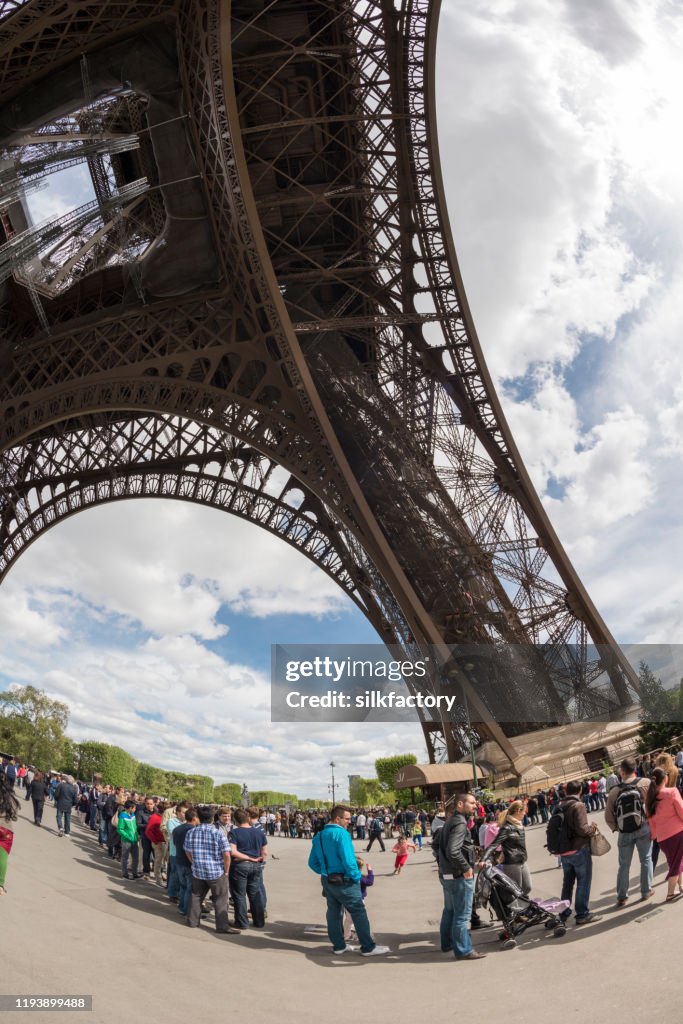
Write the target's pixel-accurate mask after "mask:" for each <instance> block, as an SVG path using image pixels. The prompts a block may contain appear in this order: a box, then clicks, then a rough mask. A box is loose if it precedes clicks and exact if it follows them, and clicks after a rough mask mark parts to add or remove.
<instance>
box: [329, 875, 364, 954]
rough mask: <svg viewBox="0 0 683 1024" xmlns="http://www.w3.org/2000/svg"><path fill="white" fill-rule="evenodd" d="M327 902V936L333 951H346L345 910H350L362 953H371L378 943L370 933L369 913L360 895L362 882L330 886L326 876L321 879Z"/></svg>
mask: <svg viewBox="0 0 683 1024" xmlns="http://www.w3.org/2000/svg"><path fill="white" fill-rule="evenodd" d="M321 882H322V887H323V893H324V894H325V899H326V900H327V934H328V936H329V938H330V942H331V943H332V948H333V949H344V947H345V946H346V942H345V940H344V924H343V920H344V909H346V910H348V912H349V914H350V915H351V920H352V921H353V926H354V928H355V929H356V935H357V937H358V941H359V942H360V948H361V953H370V952H371V951H372V950H373V949H374V948H375V946H376V942H375V940H374V939H373V937H372V932H371V931H370V922H369V921H368V912H367V910H366V909H365V905H364V903H363V899H362V897H361V894H360V881H358V882H348V883H347V884H346V885H330V883H329V882H328V880H327V877H326V876H325V875H323V876H322V878H321Z"/></svg>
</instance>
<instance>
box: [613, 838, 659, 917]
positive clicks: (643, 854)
mask: <svg viewBox="0 0 683 1024" xmlns="http://www.w3.org/2000/svg"><path fill="white" fill-rule="evenodd" d="M634 848H635V849H636V850H637V851H638V857H639V858H640V895H641V896H646V895H647V894H648V893H649V891H650V889H651V888H652V876H653V868H652V837H651V836H650V826H649V825H648V823H647V822H646V821H644V822H643V824H642V825H641V826H640V828H639V829H638V831H637V832H619V838H618V839H617V850H618V852H619V871H618V872H617V899H618V900H625V899H626V897H627V896H628V876H629V870H630V867H631V861H632V859H633V850H634Z"/></svg>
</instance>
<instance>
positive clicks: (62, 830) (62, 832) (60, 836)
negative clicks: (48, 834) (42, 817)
mask: <svg viewBox="0 0 683 1024" xmlns="http://www.w3.org/2000/svg"><path fill="white" fill-rule="evenodd" d="M57 835H58V836H59V838H60V839H61V838H62V836H63V835H64V829H63V828H60V830H59V832H58V833H57Z"/></svg>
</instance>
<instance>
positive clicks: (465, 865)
mask: <svg viewBox="0 0 683 1024" xmlns="http://www.w3.org/2000/svg"><path fill="white" fill-rule="evenodd" d="M476 806H477V801H476V800H475V798H474V797H473V796H472V795H471V793H459V794H457V796H456V797H455V801H454V804H453V808H454V809H453V814H452V816H451V817H450V818H449V819H448V821H447V822H446V824H445V825H444V826H443V828H442V829H439V831H438V837H439V846H438V864H439V881H440V882H441V886H442V888H443V903H444V906H443V913H442V915H441V927H440V938H441V949H442V952H444V953H450V952H452V953H453V955H454V956H455V959H456V960H481V959H483V957H484V956H485V955H486V954H485V953H477V952H476V950H475V949H474V948H473V946H472V939H471V938H470V933H469V930H468V927H467V926H468V924H469V921H470V916H471V914H472V902H473V899H474V862H475V853H474V841H473V839H472V831H471V829H470V828H469V827H468V824H467V819H468V818H469V817H471V816H472V815H473V814H474V811H475V810H476Z"/></svg>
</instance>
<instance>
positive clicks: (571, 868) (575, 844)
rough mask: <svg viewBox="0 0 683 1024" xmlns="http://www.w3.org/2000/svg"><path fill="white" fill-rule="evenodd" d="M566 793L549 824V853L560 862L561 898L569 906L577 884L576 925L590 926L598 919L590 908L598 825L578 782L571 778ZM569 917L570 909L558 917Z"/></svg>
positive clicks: (563, 918) (565, 918) (564, 919)
mask: <svg viewBox="0 0 683 1024" xmlns="http://www.w3.org/2000/svg"><path fill="white" fill-rule="evenodd" d="M566 793H567V795H566V798H565V799H564V800H563V801H562V803H561V804H560V806H559V807H558V809H557V811H556V812H555V814H553V816H552V818H551V819H550V821H549V822H548V829H547V832H546V835H547V838H548V850H549V852H550V853H553V854H555V855H557V856H559V857H560V860H561V863H562V873H563V879H562V895H561V897H560V899H563V900H569V902H570V903H571V900H572V895H573V892H574V883H575V882H576V900H575V903H574V914H575V919H576V924H577V925H580V924H590V923H591V922H592V921H599V920H600V918H599V917H598V916H597V915H596V914H592V913H591V911H590V907H589V900H590V892H591V881H592V878H593V857H592V854H591V847H590V838H591V836H592V835H593V833H594V832H597V828H598V826H597V825H595V824H590V823H589V821H588V815H587V814H586V808H585V806H584V804H583V800H582V799H581V783H580V782H577V781H576V780H574V779H572V780H571V781H570V782H568V783H567V786H566ZM570 914H571V910H565V911H563V912H562V914H561V915H560V916H561V917H562V920H563V921H566V920H567V918H568V917H569V916H570Z"/></svg>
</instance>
